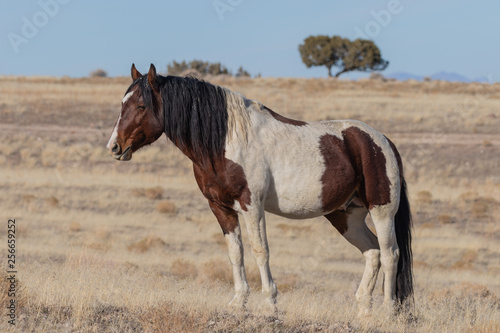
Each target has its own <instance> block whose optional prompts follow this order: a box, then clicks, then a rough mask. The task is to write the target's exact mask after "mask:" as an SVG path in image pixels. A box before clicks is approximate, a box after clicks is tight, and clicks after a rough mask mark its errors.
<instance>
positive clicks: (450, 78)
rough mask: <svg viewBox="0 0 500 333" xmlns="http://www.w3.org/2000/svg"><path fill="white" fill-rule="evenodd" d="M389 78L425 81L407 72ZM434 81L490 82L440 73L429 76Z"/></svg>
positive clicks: (482, 77) (392, 74)
mask: <svg viewBox="0 0 500 333" xmlns="http://www.w3.org/2000/svg"><path fill="white" fill-rule="evenodd" d="M386 77H387V78H392V79H396V80H399V81H406V80H410V79H412V80H417V81H423V79H424V76H421V75H415V74H411V73H407V72H395V73H391V74H389V75H387V76H386ZM429 77H430V78H431V79H432V80H441V81H449V82H467V83H469V82H481V83H487V82H489V80H488V78H487V77H485V76H481V77H478V78H476V79H472V80H471V79H469V78H468V77H466V76H463V75H461V74H457V73H450V72H439V73H436V74H432V75H430V76H429Z"/></svg>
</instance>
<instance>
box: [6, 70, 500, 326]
mask: <svg viewBox="0 0 500 333" xmlns="http://www.w3.org/2000/svg"><path fill="white" fill-rule="evenodd" d="M210 81H212V82H214V83H218V84H220V85H223V86H226V87H228V88H230V89H232V90H236V91H239V92H241V93H243V94H244V95H246V96H247V97H249V98H252V99H257V100H259V101H261V102H262V103H263V104H265V105H267V106H268V107H270V108H271V109H273V110H275V111H277V112H279V113H282V114H284V115H287V116H289V117H291V118H296V119H303V120H323V119H345V118H353V119H359V120H362V121H364V122H366V123H368V124H370V125H372V126H373V127H375V128H376V129H378V130H380V131H382V132H383V133H385V134H386V135H388V136H389V137H390V138H391V139H392V140H393V141H394V142H395V144H396V145H397V146H398V148H399V150H400V152H401V154H402V156H403V159H404V163H405V167H406V175H407V182H408V186H409V190H410V200H411V204H412V209H413V214H414V247H413V253H414V270H415V281H416V285H415V290H416V294H415V308H414V309H413V311H412V314H411V316H404V315H401V316H399V317H396V318H391V317H385V316H382V315H380V312H379V309H380V305H381V286H380V285H379V286H377V287H376V293H375V294H376V295H375V300H374V306H373V315H372V316H369V317H366V318H357V316H356V306H355V301H354V292H355V290H356V288H357V285H358V283H359V281H360V280H361V275H362V272H363V267H364V261H363V256H362V255H361V254H360V253H359V252H358V251H357V250H356V249H355V248H354V247H352V246H351V245H349V244H348V243H347V242H346V241H345V240H344V239H343V238H342V237H341V236H340V235H339V234H338V233H337V231H336V230H335V229H334V228H332V227H331V225H330V224H329V223H328V222H327V220H326V219H313V220H306V221H291V220H287V219H284V218H280V217H276V216H272V215H268V219H267V220H268V228H267V229H268V238H269V243H270V251H271V269H272V272H273V275H274V277H275V280H276V283H277V285H278V289H279V292H280V295H279V298H278V309H279V313H278V314H277V315H276V316H268V315H266V314H265V313H263V312H261V311H260V308H259V305H260V301H261V297H260V292H259V288H260V280H259V276H258V272H257V267H256V265H255V264H254V262H253V258H252V257H251V254H250V253H251V252H250V250H249V244H248V239H247V238H246V235H245V234H244V235H243V237H244V243H245V250H246V252H245V260H246V261H245V263H246V267H247V272H248V276H249V283H250V285H251V288H252V291H253V292H252V294H251V296H250V299H249V305H248V311H247V312H244V313H234V312H231V311H229V310H228V309H227V308H226V304H227V302H229V300H230V299H231V297H232V292H233V290H232V277H231V273H230V265H229V261H228V259H227V252H226V248H225V243H224V239H223V236H222V232H221V231H220V228H219V226H218V223H217V221H216V220H215V217H214V216H213V215H212V213H211V212H210V209H209V208H208V205H207V203H206V201H205V199H204V198H203V196H202V194H201V193H200V192H199V190H198V188H197V185H196V184H195V181H194V178H193V176H192V171H191V165H190V163H189V161H188V159H187V158H185V157H184V156H182V154H181V153H180V152H178V151H177V150H176V149H175V147H173V146H172V145H171V144H170V143H168V142H167V140H166V139H165V137H162V138H160V140H159V141H158V142H156V143H154V144H153V145H151V146H150V147H147V148H144V149H143V150H141V151H139V152H138V153H136V154H135V155H134V158H133V159H132V161H130V162H118V161H115V160H114V159H112V158H111V157H110V156H109V154H108V153H107V151H106V148H105V145H106V142H107V139H108V137H109V135H110V133H111V130H112V127H113V124H114V122H115V120H116V117H117V116H118V112H119V108H120V102H121V99H122V97H123V94H124V92H125V90H126V88H127V87H128V85H129V84H130V79H129V78H114V79H111V78H107V79H106V78H94V79H69V78H46V77H30V78H23V77H0V114H1V117H0V189H1V191H0V209H1V211H2V223H1V225H2V227H1V228H0V254H1V255H0V268H1V272H0V273H1V274H2V275H3V276H6V275H7V273H6V272H7V250H8V247H7V221H8V219H14V218H15V220H16V237H17V238H16V251H17V252H16V254H17V256H16V270H17V274H16V276H17V278H18V285H17V286H16V288H17V290H16V291H17V292H16V303H17V309H16V311H17V313H16V314H17V319H16V326H12V325H9V324H8V322H7V320H8V317H7V316H6V315H5V314H6V313H7V310H6V306H7V304H8V303H7V302H9V300H10V298H9V297H8V296H7V292H8V288H9V284H8V283H7V280H6V279H2V281H1V283H0V302H1V305H0V307H1V308H2V315H1V316H0V331H2V332H7V331H9V332H10V331H12V332H233V331H234V332H318V331H321V332H499V331H500V219H499V218H498V216H499V212H500V208H499V203H500V133H499V128H500V84H498V83H497V84H493V85H482V84H459V83H446V82H438V81H434V82H422V83H420V82H411V81H409V82H383V81H379V80H362V81H358V82H353V81H343V80H327V79H272V78H259V79H235V78H223V77H222V78H213V79H211V80H210ZM244 229H245V228H244V227H243V231H244Z"/></svg>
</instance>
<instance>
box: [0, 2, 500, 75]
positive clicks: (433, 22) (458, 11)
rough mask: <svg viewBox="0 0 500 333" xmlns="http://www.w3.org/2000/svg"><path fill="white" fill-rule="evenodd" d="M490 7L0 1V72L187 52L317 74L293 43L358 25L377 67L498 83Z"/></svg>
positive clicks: (107, 64) (110, 64) (139, 61)
mask: <svg viewBox="0 0 500 333" xmlns="http://www.w3.org/2000/svg"><path fill="white" fill-rule="evenodd" d="M44 3H45V4H48V6H44V5H43V4H44ZM54 3H57V4H58V7H59V8H56V7H54ZM59 3H61V4H59ZM62 3H64V4H62ZM215 4H219V5H220V4H223V5H220V6H222V7H224V6H225V7H224V8H225V9H226V11H225V12H219V13H218V12H217V10H216V8H215ZM43 7H46V9H43ZM222 7H221V8H222ZM47 8H48V9H47ZM389 9H391V10H392V12H393V13H392V14H390V17H388V16H387V15H386V14H387V13H391V12H390V11H389ZM374 13H375V15H374ZM499 13H500V2H499V1H494V0H487V1H476V2H473V1H471V0H469V1H465V0H439V1H438V0H400V1H399V4H398V1H397V0H382V1H378V0H377V1H376V0H373V1H347V0H344V1H332V0H329V1H328V0H317V1H305V0H302V1H299V0H288V1H269V0H267V1H265V0H198V1H195V0H191V1H189V0H186V1H141V2H139V1H129V0H122V1H117V0H112V1H97V0H87V1H83V0H35V1H5V0H3V1H1V10H0V60H1V61H0V75H11V74H12V75H55V76H62V75H69V76H74V77H80V76H87V75H88V73H89V72H90V71H91V70H93V69H96V68H103V69H105V70H106V71H108V73H109V75H111V76H117V75H129V71H130V66H131V64H132V62H134V63H135V64H136V66H137V67H138V69H139V70H141V71H146V70H147V68H149V64H150V63H154V64H155V65H156V66H157V69H158V70H160V71H165V70H166V65H167V63H169V62H170V61H172V60H174V59H175V60H184V59H185V60H192V59H195V58H197V59H203V60H208V61H220V62H222V63H223V64H225V65H226V66H227V67H228V68H230V69H232V70H233V71H236V69H237V68H238V67H239V66H240V65H242V66H243V67H244V68H246V69H247V70H248V71H249V72H250V73H252V74H257V73H261V74H262V75H263V76H275V77H325V76H326V69H325V68H324V67H321V68H313V69H307V68H306V67H305V66H304V65H303V64H302V61H301V59H300V55H299V53H298V49H297V47H298V45H299V44H300V43H301V42H302V41H303V40H304V38H306V37H307V36H309V35H317V34H328V35H341V36H343V37H347V38H350V39H354V38H355V37H356V29H359V30H361V31H363V32H364V33H365V34H367V36H368V37H370V38H371V39H372V40H373V41H374V42H375V43H376V44H377V45H378V46H379V47H380V49H381V51H382V56H383V57H384V58H385V59H387V60H389V61H390V65H389V67H388V68H387V70H386V71H385V73H392V72H400V71H405V72H410V73H414V74H418V75H430V74H434V73H436V72H439V71H449V72H456V73H460V74H463V75H465V76H467V77H469V78H476V77H480V76H490V77H491V78H492V79H493V80H494V81H500V66H498V63H499V60H498V59H499V56H500V52H499V51H500V37H499V32H500V14H499ZM377 15H378V16H379V17H378V19H379V21H380V22H377V19H376V17H375V16H377ZM26 22H28V23H26ZM29 25H33V27H35V29H37V30H38V31H33V29H31V30H30V29H29ZM36 25H39V26H40V27H37V26H36ZM16 49H17V53H16Z"/></svg>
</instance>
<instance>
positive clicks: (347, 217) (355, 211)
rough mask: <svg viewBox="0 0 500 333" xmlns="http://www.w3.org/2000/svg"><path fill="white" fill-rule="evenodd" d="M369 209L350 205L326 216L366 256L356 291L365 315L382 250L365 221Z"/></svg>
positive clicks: (360, 308)
mask: <svg viewBox="0 0 500 333" xmlns="http://www.w3.org/2000/svg"><path fill="white" fill-rule="evenodd" d="M367 214H368V210H367V209H366V208H365V207H349V208H348V210H347V211H335V212H333V213H330V214H328V215H325V217H326V218H327V219H328V220H329V221H330V222H331V224H332V225H333V226H334V227H335V228H336V229H337V230H338V231H339V232H340V233H341V234H342V236H344V238H345V239H346V240H347V241H348V242H349V243H351V244H352V245H354V246H355V247H357V248H358V249H359V250H360V251H361V253H362V254H363V256H364V257H365V270H364V272H363V277H362V278H361V282H360V284H359V287H358V290H357V291H356V301H357V303H358V308H359V314H360V315H365V314H366V313H367V312H368V310H369V309H370V306H371V299H372V294H373V289H374V288H375V284H376V282H377V276H378V271H379V269H380V250H379V244H378V241H377V237H376V236H375V235H374V234H373V233H372V232H371V231H370V229H369V228H368V227H367V225H366V223H365V217H366V215H367Z"/></svg>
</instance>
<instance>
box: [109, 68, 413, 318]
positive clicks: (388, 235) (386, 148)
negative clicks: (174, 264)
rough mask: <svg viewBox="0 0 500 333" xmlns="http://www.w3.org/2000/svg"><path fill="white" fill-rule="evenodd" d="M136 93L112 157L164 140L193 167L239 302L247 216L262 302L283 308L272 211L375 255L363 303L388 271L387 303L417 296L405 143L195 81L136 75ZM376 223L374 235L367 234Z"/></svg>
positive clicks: (243, 291)
mask: <svg viewBox="0 0 500 333" xmlns="http://www.w3.org/2000/svg"><path fill="white" fill-rule="evenodd" d="M132 79H133V82H132V84H131V85H130V87H129V88H128V90H127V92H126V93H125V96H124V97H123V100H122V109H121V113H120V115H119V117H118V120H117V121H116V124H115V127H114V130H113V133H112V135H111V138H110V139H109V143H108V146H107V147H108V149H109V150H110V153H111V155H112V156H113V157H114V158H116V159H117V160H121V161H127V160H130V159H131V158H132V154H133V153H134V152H135V151H137V150H138V149H139V148H141V147H143V146H145V145H148V144H150V143H152V142H154V141H155V140H157V139H158V138H159V137H160V136H161V135H162V134H163V133H165V134H166V136H167V137H168V138H169V139H170V140H171V141H172V142H173V143H174V144H175V145H176V146H177V147H178V148H179V149H180V150H181V151H182V152H183V153H184V154H185V155H186V156H187V157H188V158H189V159H191V161H192V162H193V169H194V175H195V178H196V181H197V183H198V186H199V187H200V190H201V192H202V193H203V195H204V196H205V197H206V198H207V199H208V204H209V206H210V208H211V210H212V212H213V213H214V215H215V217H216V218H217V220H218V221H219V224H220V226H221V228H222V231H223V233H224V237H225V240H226V243H227V247H228V251H229V259H230V261H231V264H232V269H233V276H234V288H235V295H234V298H233V300H232V301H231V303H230V305H232V306H235V307H244V305H245V302H246V300H247V297H248V294H249V287H248V283H247V279H246V275H245V267H244V263H243V244H242V241H241V232H240V225H239V220H238V218H239V216H241V217H242V218H243V219H244V221H245V224H246V226H247V229H248V235H249V238H250V243H251V247H252V253H253V256H254V258H255V261H256V262H257V265H258V267H259V270H260V276H261V280H262V293H263V295H264V296H265V297H266V300H267V301H268V302H269V303H270V304H275V302H276V297H277V294H278V291H277V289H276V285H275V284H274V282H273V279H272V276H271V271H270V269H269V249H268V243H267V236H266V223H265V214H264V211H267V212H270V213H273V214H277V215H280V216H284V217H287V218H292V219H306V218H312V217H317V216H325V217H326V218H327V219H328V220H329V221H330V222H331V224H332V225H333V226H334V227H335V228H336V229H337V230H338V231H339V232H340V233H341V234H342V235H343V236H344V237H345V238H346V239H347V241H349V242H350V243H351V244H353V245H354V246H355V247H357V248H358V249H359V250H360V251H361V253H362V254H363V255H364V256H365V259H366V266H365V271H364V274H363V277H362V280H361V282H360V286H359V288H358V290H357V292H356V299H357V301H358V303H359V306H360V310H363V309H367V308H368V307H369V305H370V302H371V295H372V292H373V289H374V286H375V283H376V279H377V275H378V271H379V269H380V267H382V271H383V273H384V274H383V275H384V281H383V282H384V287H383V288H384V303H387V304H389V305H390V306H391V307H393V306H394V305H397V304H398V303H399V304H401V303H403V301H404V300H405V299H407V298H408V297H411V296H412V293H413V285H412V252H411V214H410V207H409V203H408V198H407V194H406V183H405V179H404V177H403V166H402V163H401V158H400V155H399V153H398V151H397V150H396V147H395V146H394V144H393V143H392V142H391V141H390V140H389V139H388V138H386V137H385V136H384V135H382V134H381V133H379V132H377V131H375V130H374V129H373V128H371V127H369V126H368V125H366V124H364V123H362V122H360V121H355V120H332V121H319V122H307V121H298V120H292V119H288V118H286V117H283V116H281V115H279V114H277V113H275V112H273V111H272V110H270V109H269V108H267V107H265V106H264V105H262V104H261V103H259V102H257V101H255V100H250V99H247V98H245V97H244V96H242V95H240V94H238V93H235V92H232V91H230V90H228V89H225V88H223V87H220V86H216V85H213V84H210V83H208V82H204V81H201V80H198V79H196V78H192V77H175V76H167V77H163V76H160V75H157V74H156V69H155V67H154V66H153V65H151V67H150V69H149V72H148V74H147V75H142V74H141V73H139V72H138V71H137V70H136V68H135V66H134V65H132ZM367 214H370V215H371V218H372V220H373V223H374V225H375V230H376V234H377V235H374V234H373V233H372V232H371V231H370V229H369V228H368V227H367V225H366V223H365V218H366V216H367Z"/></svg>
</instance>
